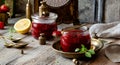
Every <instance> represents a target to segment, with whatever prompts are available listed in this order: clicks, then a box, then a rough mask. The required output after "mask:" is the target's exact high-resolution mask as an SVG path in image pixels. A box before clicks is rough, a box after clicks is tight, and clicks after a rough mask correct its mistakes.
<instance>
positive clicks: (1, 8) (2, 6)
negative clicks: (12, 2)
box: [0, 4, 10, 12]
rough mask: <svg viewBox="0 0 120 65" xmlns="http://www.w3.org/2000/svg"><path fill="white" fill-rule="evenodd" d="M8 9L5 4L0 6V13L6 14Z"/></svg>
mask: <svg viewBox="0 0 120 65" xmlns="http://www.w3.org/2000/svg"><path fill="white" fill-rule="evenodd" d="M9 10H10V9H9V7H8V6H6V5H5V4H3V5H1V6H0V11H1V12H8V11H9Z"/></svg>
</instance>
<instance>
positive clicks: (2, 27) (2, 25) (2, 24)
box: [0, 21, 4, 29]
mask: <svg viewBox="0 0 120 65" xmlns="http://www.w3.org/2000/svg"><path fill="white" fill-rule="evenodd" d="M0 29H4V22H2V21H0Z"/></svg>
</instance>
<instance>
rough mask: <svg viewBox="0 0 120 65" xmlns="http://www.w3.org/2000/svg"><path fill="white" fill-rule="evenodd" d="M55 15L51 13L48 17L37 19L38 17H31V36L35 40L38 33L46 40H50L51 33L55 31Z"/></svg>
mask: <svg viewBox="0 0 120 65" xmlns="http://www.w3.org/2000/svg"><path fill="white" fill-rule="evenodd" d="M57 17H58V16H57V14H55V13H51V12H50V14H49V16H48V17H39V16H38V15H36V14H35V15H33V16H32V27H31V33H32V36H33V37H34V38H36V39H38V37H39V36H40V33H44V34H45V37H46V39H47V40H49V39H51V38H52V32H53V31H56V30H57V24H56V18H57Z"/></svg>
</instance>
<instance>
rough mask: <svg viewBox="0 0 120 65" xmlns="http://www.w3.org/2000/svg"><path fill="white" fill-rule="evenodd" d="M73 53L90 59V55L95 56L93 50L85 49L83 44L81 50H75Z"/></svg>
mask: <svg viewBox="0 0 120 65" xmlns="http://www.w3.org/2000/svg"><path fill="white" fill-rule="evenodd" d="M75 52H79V53H84V54H85V56H86V57H88V58H91V57H92V55H94V54H95V51H94V50H93V49H89V50H88V49H87V48H86V47H85V46H84V45H83V44H81V48H76V49H75Z"/></svg>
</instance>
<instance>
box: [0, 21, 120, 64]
mask: <svg viewBox="0 0 120 65" xmlns="http://www.w3.org/2000/svg"><path fill="white" fill-rule="evenodd" d="M14 21H15V20H9V23H10V24H13V23H14ZM11 26H12V25H11ZM11 26H6V28H5V29H4V30H0V34H1V35H2V36H9V32H8V29H9V28H10V27H11ZM12 36H13V37H16V38H17V37H23V39H22V40H21V41H24V42H27V43H28V46H27V47H26V48H24V49H23V50H24V54H21V50H22V49H16V48H6V47H5V46H4V40H3V39H2V38H0V65H74V63H73V62H72V59H67V58H64V57H62V56H61V55H60V54H58V53H56V52H55V51H54V49H53V48H52V46H51V45H52V44H53V43H54V42H55V41H47V44H46V45H40V44H39V42H38V40H36V39H34V38H33V37H32V36H31V35H30V34H26V35H22V34H18V33H14V35H12ZM107 40H109V41H114V40H113V39H107ZM117 42H119V40H116V41H115V43H117ZM79 61H80V62H82V64H80V65H120V63H113V62H111V61H110V60H108V58H106V56H105V54H104V49H103V50H101V51H100V52H99V53H98V56H97V57H96V58H95V59H93V60H91V61H82V60H79Z"/></svg>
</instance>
